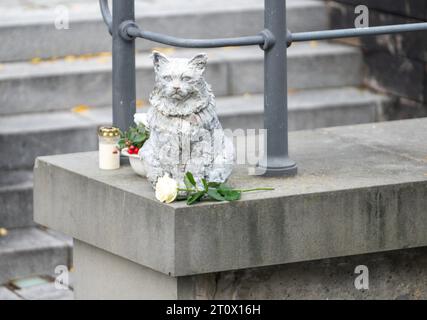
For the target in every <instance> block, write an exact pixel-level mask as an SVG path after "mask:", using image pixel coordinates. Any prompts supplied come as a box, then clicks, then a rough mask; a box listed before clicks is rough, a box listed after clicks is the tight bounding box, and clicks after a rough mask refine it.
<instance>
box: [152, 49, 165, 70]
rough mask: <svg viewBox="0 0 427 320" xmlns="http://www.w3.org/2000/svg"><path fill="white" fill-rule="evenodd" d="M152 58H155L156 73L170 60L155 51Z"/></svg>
mask: <svg viewBox="0 0 427 320" xmlns="http://www.w3.org/2000/svg"><path fill="white" fill-rule="evenodd" d="M152 57H153V64H154V69H155V70H156V71H159V69H160V68H161V67H162V66H163V65H165V64H166V63H168V62H169V59H168V58H167V57H166V56H165V55H163V54H161V53H160V52H158V51H153V54H152Z"/></svg>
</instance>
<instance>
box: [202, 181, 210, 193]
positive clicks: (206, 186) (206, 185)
mask: <svg viewBox="0 0 427 320" xmlns="http://www.w3.org/2000/svg"><path fill="white" fill-rule="evenodd" d="M202 183H203V187H205V191H206V192H208V190H209V185H208V182H207V181H206V179H202Z"/></svg>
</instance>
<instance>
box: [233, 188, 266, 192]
mask: <svg viewBox="0 0 427 320" xmlns="http://www.w3.org/2000/svg"><path fill="white" fill-rule="evenodd" d="M272 190H274V188H254V189H241V190H239V189H234V191H239V192H252V191H272Z"/></svg>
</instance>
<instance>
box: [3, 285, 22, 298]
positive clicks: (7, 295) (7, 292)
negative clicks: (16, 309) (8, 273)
mask: <svg viewBox="0 0 427 320" xmlns="http://www.w3.org/2000/svg"><path fill="white" fill-rule="evenodd" d="M2 300H21V299H20V297H18V296H17V295H16V294H14V293H13V292H12V291H10V290H9V289H8V288H6V287H0V301H2Z"/></svg>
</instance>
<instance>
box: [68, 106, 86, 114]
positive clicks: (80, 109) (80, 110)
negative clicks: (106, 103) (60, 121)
mask: <svg viewBox="0 0 427 320" xmlns="http://www.w3.org/2000/svg"><path fill="white" fill-rule="evenodd" d="M89 109H90V107H89V106H87V105H85V104H80V105H78V106H75V107H74V108H72V109H71V111H72V112H75V113H83V112H87V111H89Z"/></svg>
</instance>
